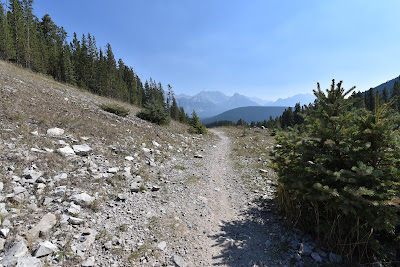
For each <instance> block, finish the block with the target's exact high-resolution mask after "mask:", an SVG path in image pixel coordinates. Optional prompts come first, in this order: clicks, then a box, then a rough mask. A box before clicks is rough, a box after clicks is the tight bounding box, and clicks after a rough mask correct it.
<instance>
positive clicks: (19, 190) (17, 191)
mask: <svg viewBox="0 0 400 267" xmlns="http://www.w3.org/2000/svg"><path fill="white" fill-rule="evenodd" d="M25 191H26V189H25V188H24V187H22V186H17V187H14V188H13V192H14V194H16V195H17V194H21V193H24V192H25Z"/></svg>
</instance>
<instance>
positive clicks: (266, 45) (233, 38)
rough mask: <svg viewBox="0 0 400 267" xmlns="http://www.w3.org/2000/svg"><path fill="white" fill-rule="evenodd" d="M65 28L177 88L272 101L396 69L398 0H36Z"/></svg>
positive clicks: (362, 85) (369, 83) (364, 84)
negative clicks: (90, 37) (108, 46)
mask: <svg viewBox="0 0 400 267" xmlns="http://www.w3.org/2000/svg"><path fill="white" fill-rule="evenodd" d="M34 12H35V14H36V15H37V16H38V17H39V18H41V17H42V16H43V15H44V14H45V13H49V14H50V16H51V17H52V19H53V20H54V22H55V23H56V24H57V25H58V26H63V27H64V28H65V29H66V31H67V32H68V34H69V36H73V32H76V33H77V34H78V35H79V36H81V35H82V34H83V33H85V34H86V33H88V32H89V33H91V34H92V35H94V36H95V37H96V41H97V45H98V46H101V47H105V45H106V43H107V42H109V43H110V44H111V46H112V48H113V51H114V54H115V57H116V59H118V58H122V59H123V60H124V62H125V64H126V65H129V66H132V67H135V69H136V72H137V73H138V74H139V76H141V77H142V79H143V80H146V79H148V78H149V77H152V78H153V79H155V80H156V81H157V82H158V81H161V82H162V83H163V85H164V86H165V87H166V85H167V84H168V83H170V84H171V85H172V87H173V89H174V91H175V93H176V94H181V93H185V94H189V95H194V94H196V93H198V92H200V91H201V90H218V91H222V92H224V93H226V94H228V95H232V94H233V93H235V92H237V93H240V94H244V95H247V96H258V97H261V98H264V99H270V100H275V99H277V98H279V97H281V98H284V97H288V96H292V95H294V94H298V93H311V92H312V89H314V88H315V87H316V83H317V82H320V83H321V86H322V87H323V88H328V87H329V85H330V83H331V80H332V79H333V78H335V79H336V80H343V81H344V87H345V88H350V87H351V86H353V85H356V86H357V89H358V90H362V91H364V90H367V89H369V88H370V87H374V86H377V85H379V84H381V83H382V82H386V81H387V80H390V79H392V78H395V77H397V76H399V75H400V49H399V48H400V1H398V0H381V1H378V0H376V1H369V0H351V1H349V0H343V1H334V0H331V1H322V0H315V1H311V0H302V1H298V0H291V1H289V0H286V1H282V0H247V1H245V0H241V1H237V0H224V1H223V0H201V1H200V0H196V1H195V0H179V1H178V0H118V1H103V0H96V1H94V0H68V1H61V0H35V4H34Z"/></svg>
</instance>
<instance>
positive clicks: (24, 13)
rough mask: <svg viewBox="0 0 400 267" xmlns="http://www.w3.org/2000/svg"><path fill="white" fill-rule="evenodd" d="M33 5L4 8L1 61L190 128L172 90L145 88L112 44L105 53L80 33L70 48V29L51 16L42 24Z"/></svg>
mask: <svg viewBox="0 0 400 267" xmlns="http://www.w3.org/2000/svg"><path fill="white" fill-rule="evenodd" d="M33 2H34V1H33V0H10V1H9V3H8V4H7V2H6V3H2V2H0V59H2V60H6V61H10V62H13V63H15V64H17V65H19V66H23V67H26V68H28V69H31V70H32V71H35V72H39V73H43V74H46V75H50V76H51V77H53V78H54V79H55V80H57V81H60V82H63V83H68V84H70V85H74V86H79V87H81V88H84V89H86V90H88V91H90V92H92V93H95V94H98V95H102V96H106V97H112V98H116V99H119V100H122V101H125V102H128V103H130V104H134V105H137V106H139V107H146V106H149V105H154V104H158V105H162V106H163V108H164V109H163V112H166V114H167V116H169V117H171V118H172V119H174V120H177V121H181V122H184V123H188V122H189V117H188V115H187V114H186V113H185V111H184V109H183V108H182V107H179V106H178V104H177V101H176V100H175V96H174V92H173V90H172V87H171V86H170V85H169V84H168V86H167V91H165V90H164V88H163V86H162V84H161V83H160V82H158V83H157V82H156V81H155V80H153V79H152V78H150V79H149V80H148V81H147V80H146V81H145V82H144V83H143V82H142V80H141V79H140V78H139V76H138V75H137V73H136V72H135V71H134V70H133V68H132V67H129V66H127V65H126V64H125V63H124V61H123V60H122V59H118V61H117V60H116V59H115V56H114V53H113V51H112V48H111V45H110V44H109V43H107V45H106V46H105V48H104V49H102V48H101V47H97V44H96V39H95V37H94V36H93V35H91V34H90V33H88V34H86V35H85V34H82V36H81V37H80V38H78V36H77V34H76V33H74V34H73V39H72V41H71V42H68V40H67V38H68V34H67V32H66V31H65V29H64V28H63V27H60V26H57V25H56V24H55V23H54V22H53V20H52V19H51V17H50V15H49V14H46V15H44V16H43V17H42V18H41V19H38V18H37V17H36V16H35V15H34V13H33Z"/></svg>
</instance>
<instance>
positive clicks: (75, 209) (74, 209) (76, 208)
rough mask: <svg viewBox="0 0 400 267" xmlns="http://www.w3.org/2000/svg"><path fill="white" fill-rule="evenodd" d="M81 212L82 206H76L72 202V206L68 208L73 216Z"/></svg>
mask: <svg viewBox="0 0 400 267" xmlns="http://www.w3.org/2000/svg"><path fill="white" fill-rule="evenodd" d="M80 212H81V206H79V205H75V203H74V202H71V206H70V207H69V208H68V213H69V214H71V215H75V214H79V213H80Z"/></svg>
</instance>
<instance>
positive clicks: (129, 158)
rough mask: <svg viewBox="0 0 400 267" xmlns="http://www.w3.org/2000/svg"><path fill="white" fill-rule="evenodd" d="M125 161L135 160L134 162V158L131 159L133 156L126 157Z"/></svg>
mask: <svg viewBox="0 0 400 267" xmlns="http://www.w3.org/2000/svg"><path fill="white" fill-rule="evenodd" d="M125 160H128V161H133V160H134V158H133V157H131V156H126V157H125Z"/></svg>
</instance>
